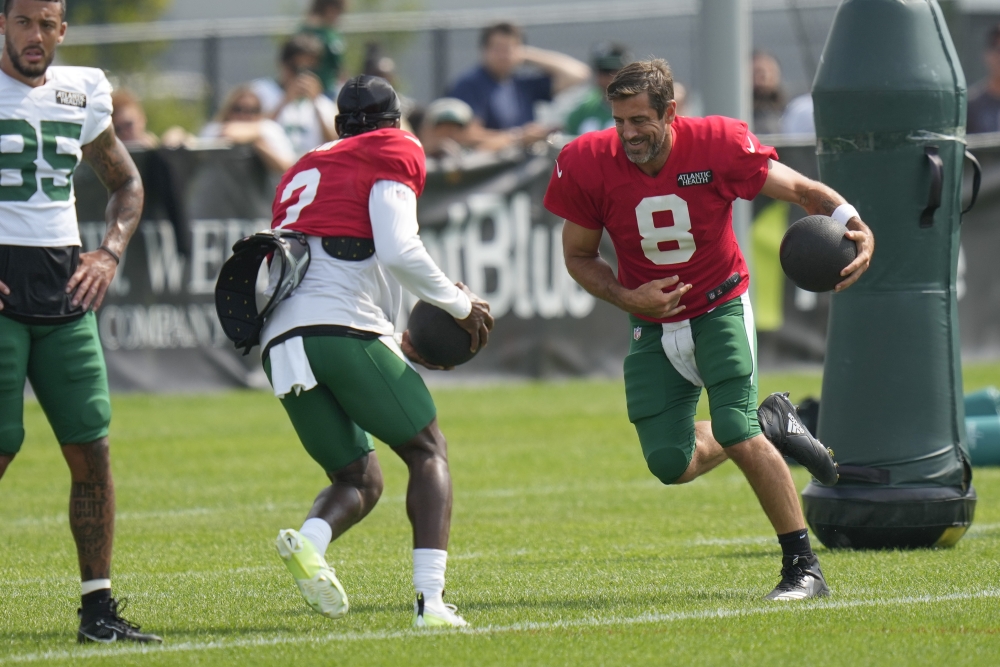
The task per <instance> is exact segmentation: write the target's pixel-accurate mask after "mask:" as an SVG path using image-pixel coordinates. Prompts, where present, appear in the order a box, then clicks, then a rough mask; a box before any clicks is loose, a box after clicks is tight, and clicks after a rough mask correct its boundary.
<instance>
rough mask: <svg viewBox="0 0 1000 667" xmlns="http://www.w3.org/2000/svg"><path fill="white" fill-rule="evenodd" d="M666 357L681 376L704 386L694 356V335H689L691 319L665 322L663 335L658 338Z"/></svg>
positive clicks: (698, 385)
mask: <svg viewBox="0 0 1000 667" xmlns="http://www.w3.org/2000/svg"><path fill="white" fill-rule="evenodd" d="M660 341H661V343H662V344H663V351H664V352H665V353H666V354H667V359H669V360H670V363H671V364H672V365H673V367H674V368H675V369H676V370H677V372H678V373H680V374H681V376H682V377H683V378H684V379H685V380H687V381H688V382H690V383H691V384H693V385H694V386H696V387H704V386H705V381H704V380H702V379H701V373H699V372H698V364H697V362H696V361H695V358H694V337H693V336H692V335H691V321H690V320H684V321H683V322H665V323H664V324H663V337H662V338H661V339H660Z"/></svg>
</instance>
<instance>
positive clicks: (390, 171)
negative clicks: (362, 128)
mask: <svg viewBox="0 0 1000 667" xmlns="http://www.w3.org/2000/svg"><path fill="white" fill-rule="evenodd" d="M426 180H427V163H426V159H425V157H424V147H423V146H421V145H420V142H419V141H418V140H417V138H416V137H415V136H413V135H412V134H410V133H409V132H404V131H403V130H397V129H394V128H387V129H384V130H375V131H374V132H365V133H364V134H359V135H357V136H353V137H348V138H347V139H341V140H339V141H334V142H332V143H329V144H325V145H323V146H320V147H319V148H317V149H315V150H313V151H311V152H309V153H306V154H305V155H303V156H302V158H301V159H300V160H299V161H298V162H296V163H295V166H293V167H292V168H291V169H289V170H288V172H287V173H286V174H285V175H284V177H283V178H282V179H281V184H280V185H279V186H278V191H277V197H276V198H275V200H274V206H273V209H272V210H273V213H274V219H273V220H272V222H271V229H278V228H281V229H291V230H294V231H297V232H303V233H305V234H308V235H310V236H350V237H353V238H362V239H370V238H372V221H371V218H370V217H369V216H368V197H369V196H370V194H371V191H372V186H373V185H374V184H375V182H376V181H396V182H398V183H402V184H403V185H406V186H408V187H409V188H410V189H411V190H413V191H414V192H415V193H417V196H418V197H419V196H420V195H421V193H422V192H423V191H424V183H425V182H426Z"/></svg>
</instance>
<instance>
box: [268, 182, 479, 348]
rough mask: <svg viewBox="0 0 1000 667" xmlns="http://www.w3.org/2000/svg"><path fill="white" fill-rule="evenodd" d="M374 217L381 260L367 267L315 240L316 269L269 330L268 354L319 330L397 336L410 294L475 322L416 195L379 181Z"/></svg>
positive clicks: (369, 261)
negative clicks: (303, 331)
mask: <svg viewBox="0 0 1000 667" xmlns="http://www.w3.org/2000/svg"><path fill="white" fill-rule="evenodd" d="M368 210H369V216H370V218H371V221H372V235H373V237H374V240H375V256H374V257H370V258H368V259H366V260H363V261H360V262H348V261H344V260H340V259H335V258H333V257H331V256H330V255H328V254H327V253H326V251H325V250H324V249H323V245H322V239H321V238H319V237H317V236H310V237H308V241H309V249H310V253H311V261H310V264H309V269H308V271H306V275H305V278H303V280H302V283H301V284H300V285H299V286H298V287H297V288H296V289H295V291H294V292H292V294H291V295H290V296H289V297H288V298H287V299H285V300H284V301H282V302H281V303H280V304H278V307H277V308H276V309H275V311H274V312H273V313H272V314H271V316H270V317H268V318H267V322H265V323H264V329H263V331H262V332H261V343H262V345H263V346H264V347H266V346H267V345H268V343H269V342H270V341H271V340H272V339H273V338H275V337H277V336H279V335H281V334H283V333H285V332H287V331H291V330H292V329H296V328H299V327H308V326H316V325H328V324H334V325H342V326H347V327H351V328H354V329H359V330H361V331H371V332H374V333H377V334H379V335H382V336H392V335H393V334H394V333H396V331H395V329H396V327H395V323H396V321H397V317H398V315H399V314H400V313H399V311H400V307H401V306H402V303H403V288H404V287H405V288H406V289H408V290H409V291H411V292H412V293H413V294H415V295H416V296H417V297H419V298H420V299H423V300H424V301H426V302H428V303H431V304H434V305H435V306H438V307H439V308H442V309H444V310H445V311H446V312H447V313H448V314H450V315H451V316H452V317H457V318H458V319H464V318H466V317H468V316H469V313H470V312H472V302H471V301H470V300H469V297H468V295H467V294H465V292H463V291H462V290H460V289H459V288H457V287H456V286H455V285H454V284H452V282H451V281H450V280H448V277H447V276H446V275H445V274H444V272H442V271H441V269H439V268H438V266H437V264H435V263H434V260H433V259H431V256H430V255H429V254H428V253H427V249H426V248H425V247H424V244H423V242H422V241H421V240H420V237H419V236H418V234H417V232H418V231H419V225H418V223H417V197H416V194H414V192H413V190H411V189H410V188H409V187H407V186H406V185H403V184H402V183H397V182H395V181H378V182H376V183H375V185H374V186H373V187H372V191H371V193H370V195H369V202H368ZM330 214H331V215H335V212H331V213H330Z"/></svg>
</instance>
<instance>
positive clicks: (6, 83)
mask: <svg viewBox="0 0 1000 667" xmlns="http://www.w3.org/2000/svg"><path fill="white" fill-rule="evenodd" d="M65 16H66V3H65V0H5V2H4V7H3V15H2V16H0V32H2V33H3V34H4V36H5V39H6V42H5V44H4V47H3V53H2V55H0V477H2V476H3V474H4V473H5V472H6V470H7V467H8V466H9V465H10V464H11V462H12V461H13V460H14V457H15V455H16V454H17V453H18V451H19V450H20V449H21V444H22V443H23V441H24V422H23V411H24V383H25V379H26V378H27V379H30V380H31V386H32V389H34V391H35V395H36V396H37V397H38V401H39V403H41V405H42V408H43V409H44V410H45V414H46V416H47V417H48V419H49V423H50V424H51V425H52V430H53V431H54V432H55V435H56V439H57V440H58V441H59V444H60V445H61V446H62V453H63V457H64V458H65V459H66V462H67V463H68V464H69V469H70V475H71V477H72V486H71V495H70V511H69V525H70V529H71V530H72V533H73V538H74V540H75V541H76V549H77V555H78V559H79V563H80V573H81V575H82V582H83V583H82V599H81V606H80V610H79V616H80V629H79V632H78V635H77V639H78V640H79V641H80V642H81V643H83V642H88V641H96V642H105V643H110V642H117V641H135V642H159V641H161V640H160V638H159V637H157V636H155V635H149V634H143V633H141V632H139V626H137V625H135V624H133V623H130V622H128V621H126V620H124V619H123V618H121V617H120V616H119V615H118V602H117V601H116V600H115V599H114V598H113V597H112V596H111V547H112V541H113V537H114V525H115V490H114V482H113V481H112V478H111V465H110V460H109V445H108V425H109V424H110V421H111V401H110V399H109V396H108V379H107V370H106V368H105V365H104V356H103V354H102V352H101V343H100V340H99V339H98V336H97V320H96V318H95V316H94V311H95V310H97V308H98V307H100V305H101V302H102V301H103V299H104V295H105V293H106V292H107V289H108V286H109V285H110V284H111V281H112V280H113V279H114V277H115V272H116V271H117V268H118V262H119V260H120V259H121V255H122V253H124V252H125V246H126V245H127V244H128V241H129V238H131V236H132V234H133V232H135V229H136V226H137V225H138V223H139V214H140V212H141V210H142V201H143V190H142V182H141V180H140V178H139V173H138V172H137V171H136V167H135V164H134V163H133V162H132V158H130V157H129V154H128V151H126V150H125V147H124V146H123V145H122V143H121V142H120V141H119V140H118V139H117V137H116V136H115V132H114V129H113V128H112V127H111V85H110V84H109V83H108V80H107V79H106V78H105V76H104V73H103V72H101V71H100V70H97V69H90V68H83V67H49V65H51V63H52V60H53V58H54V57H55V53H56V47H57V46H58V45H59V44H60V43H61V42H62V41H63V38H64V37H65V35H66V23H65V21H64V18H65ZM81 158H82V159H84V160H86V161H87V162H88V164H90V165H91V167H93V169H94V171H95V172H96V173H97V175H98V177H100V179H101V181H102V182H103V183H104V185H105V186H107V188H108V190H109V194H110V197H109V200H108V207H107V223H108V226H107V231H106V233H105V235H104V239H103V241H102V243H101V247H100V248H99V249H98V250H96V251H94V252H89V253H83V254H81V253H80V231H79V226H78V224H77V219H76V206H75V205H76V197H75V194H74V192H73V172H74V171H75V170H76V167H77V165H78V164H79V163H80V160H81ZM22 546H23V547H24V548H25V549H28V548H30V545H28V544H23V545H22Z"/></svg>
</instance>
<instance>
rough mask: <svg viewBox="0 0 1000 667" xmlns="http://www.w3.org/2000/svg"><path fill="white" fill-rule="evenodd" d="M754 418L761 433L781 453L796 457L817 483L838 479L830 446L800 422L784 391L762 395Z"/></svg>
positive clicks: (831, 483) (827, 484)
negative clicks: (764, 396) (825, 444)
mask: <svg viewBox="0 0 1000 667" xmlns="http://www.w3.org/2000/svg"><path fill="white" fill-rule="evenodd" d="M757 421H759V422H760V430H762V431H763V432H764V437H766V438H767V439H768V440H770V441H771V444H772V445H774V446H775V448H776V449H777V450H778V451H779V452H781V453H782V454H783V455H784V456H787V457H789V458H791V459H794V460H795V461H798V463H799V464H801V465H802V466H803V467H805V469H806V470H808V471H809V472H810V473H812V476H813V477H815V478H816V479H817V480H818V481H819V483H820V484H823V485H824V486H833V485H834V484H836V483H837V480H838V479H840V475H839V474H838V473H837V462H836V461H834V460H833V450H831V449H828V448H826V447H824V446H823V443H822V442H820V441H819V440H817V439H816V438H814V437H813V435H812V433H810V432H809V431H808V430H807V429H806V427H805V426H803V425H802V420H801V419H800V418H799V413H798V412H796V410H795V406H794V405H792V402H791V401H790V400H788V393H787V392H785V393H784V394H771V395H770V396H768V397H767V398H765V399H764V402H763V403H761V404H760V407H759V408H757Z"/></svg>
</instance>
